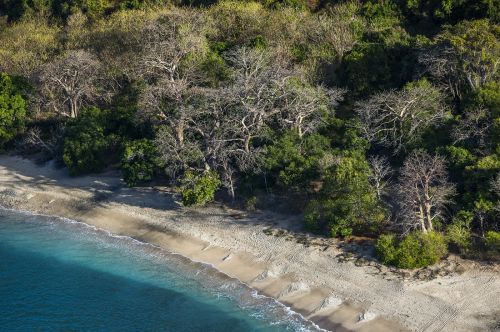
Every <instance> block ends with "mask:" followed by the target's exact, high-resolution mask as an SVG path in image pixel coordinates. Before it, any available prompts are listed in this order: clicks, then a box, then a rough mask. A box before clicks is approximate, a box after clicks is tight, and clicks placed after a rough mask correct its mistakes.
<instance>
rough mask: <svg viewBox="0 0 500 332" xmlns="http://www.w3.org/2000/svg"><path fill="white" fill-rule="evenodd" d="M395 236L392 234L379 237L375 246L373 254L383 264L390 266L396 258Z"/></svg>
mask: <svg viewBox="0 0 500 332" xmlns="http://www.w3.org/2000/svg"><path fill="white" fill-rule="evenodd" d="M396 245H397V244H396V236H394V234H384V235H381V236H380V237H379V238H378V240H377V244H376V245H375V252H376V253H377V256H378V257H379V258H380V260H381V261H382V263H384V264H392V263H393V262H394V261H396V258H397V254H398V253H397V248H396Z"/></svg>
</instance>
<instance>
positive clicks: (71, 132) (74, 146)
mask: <svg viewBox="0 0 500 332" xmlns="http://www.w3.org/2000/svg"><path fill="white" fill-rule="evenodd" d="M102 116H103V111H101V110H100V109H98V108H95V107H93V108H89V109H86V110H84V111H82V114H81V115H80V116H79V117H78V118H77V119H72V121H71V122H70V123H69V124H68V126H67V128H66V134H65V138H64V150H63V160H64V163H65V164H66V166H67V167H68V169H69V171H70V173H71V174H72V175H80V174H87V173H92V172H100V171H102V170H103V169H104V168H105V167H106V165H107V163H108V161H109V157H110V155H111V153H110V152H111V151H110V150H111V147H112V145H113V144H112V141H113V137H110V136H106V135H105V134H104V126H103V125H102V122H103V121H102V119H101V118H102Z"/></svg>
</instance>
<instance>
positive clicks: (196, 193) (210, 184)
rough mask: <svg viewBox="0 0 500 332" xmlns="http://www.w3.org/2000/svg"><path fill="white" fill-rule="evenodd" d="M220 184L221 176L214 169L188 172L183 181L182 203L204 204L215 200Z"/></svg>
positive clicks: (188, 204)
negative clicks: (202, 171)
mask: <svg viewBox="0 0 500 332" xmlns="http://www.w3.org/2000/svg"><path fill="white" fill-rule="evenodd" d="M220 184H221V181H220V179H219V176H218V175H217V173H215V172H213V171H210V172H205V173H203V174H196V173H194V172H187V173H186V175H185V177H184V178H183V179H182V181H181V194H182V204H184V205H185V206H191V205H204V204H206V203H208V202H211V201H213V199H214V196H215V192H216V191H217V188H219V186H220Z"/></svg>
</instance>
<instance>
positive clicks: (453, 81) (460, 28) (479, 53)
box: [420, 20, 500, 98]
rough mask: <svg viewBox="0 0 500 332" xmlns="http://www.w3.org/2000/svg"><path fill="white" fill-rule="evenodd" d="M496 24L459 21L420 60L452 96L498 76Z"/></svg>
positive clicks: (499, 52) (499, 60)
mask: <svg viewBox="0 0 500 332" xmlns="http://www.w3.org/2000/svg"><path fill="white" fill-rule="evenodd" d="M499 39H500V27H499V26H498V25H496V24H492V23H490V21H488V20H476V21H462V22H460V23H459V24H457V25H455V26H449V27H447V28H446V29H445V30H444V31H443V32H442V33H441V34H439V35H438V36H437V37H436V40H435V42H436V43H435V45H434V46H433V47H432V48H431V49H430V50H424V52H423V53H422V55H421V56H420V62H421V63H422V64H424V66H425V67H426V69H427V71H428V72H429V73H430V74H431V75H432V76H433V77H434V78H435V79H437V80H438V81H439V82H441V84H443V85H444V86H446V87H447V88H448V89H449V90H450V92H451V93H453V94H454V95H455V96H456V97H458V98H462V96H463V94H464V91H467V90H477V89H478V88H480V87H481V86H483V85H484V84H485V83H487V82H489V81H492V80H495V79H498V73H499V68H500V42H499Z"/></svg>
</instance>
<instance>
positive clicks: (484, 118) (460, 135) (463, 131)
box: [451, 106, 492, 147]
mask: <svg viewBox="0 0 500 332" xmlns="http://www.w3.org/2000/svg"><path fill="white" fill-rule="evenodd" d="M491 126H492V123H491V121H489V119H488V110H487V109H486V108H485V107H483V106H480V107H477V108H474V109H472V110H467V111H466V112H465V115H464V117H463V118H462V119H461V120H460V121H459V123H458V125H457V126H456V127H455V128H454V129H453V132H452V134H451V136H452V137H453V140H454V141H453V143H454V144H456V143H459V142H464V141H471V142H472V143H474V144H475V145H477V146H478V147H484V146H485V144H486V141H485V139H486V136H487V134H488V130H489V129H490V127H491Z"/></svg>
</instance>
